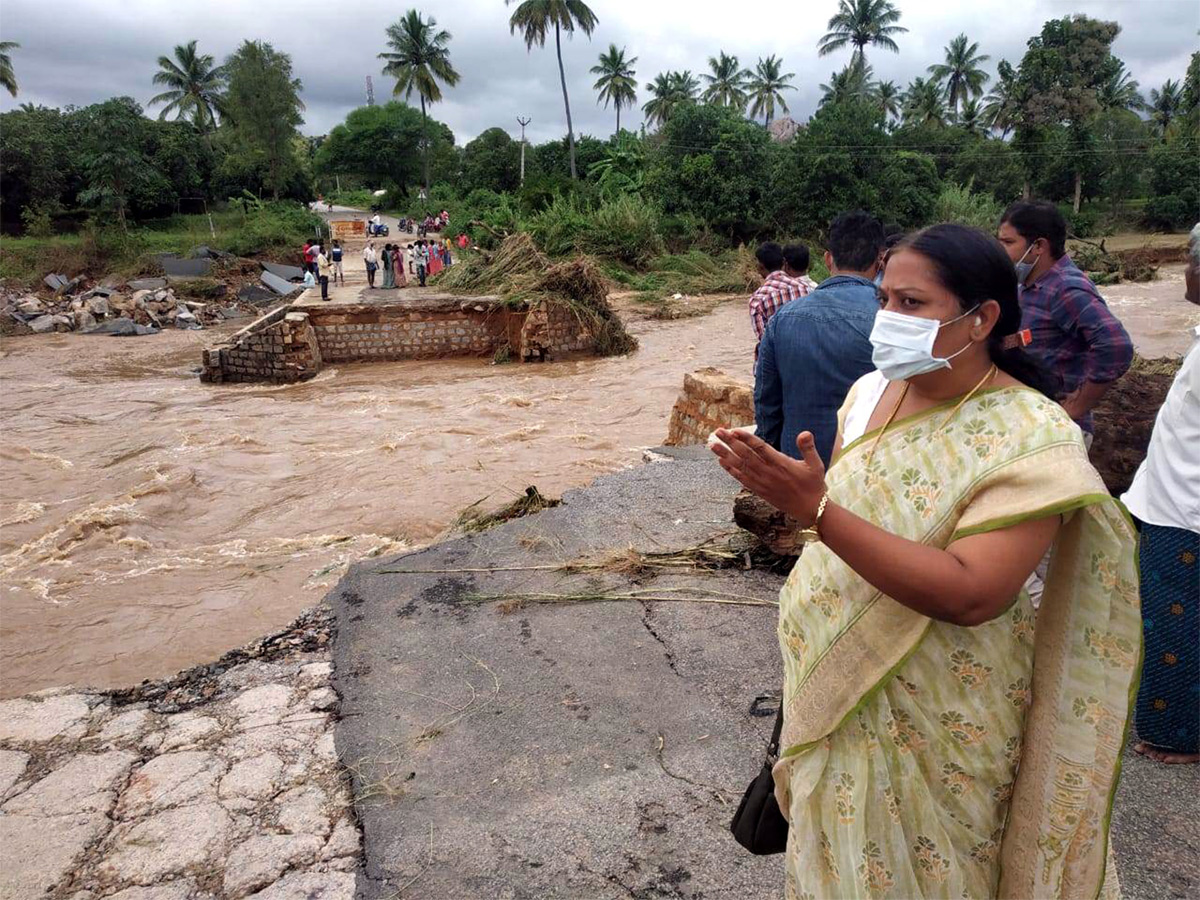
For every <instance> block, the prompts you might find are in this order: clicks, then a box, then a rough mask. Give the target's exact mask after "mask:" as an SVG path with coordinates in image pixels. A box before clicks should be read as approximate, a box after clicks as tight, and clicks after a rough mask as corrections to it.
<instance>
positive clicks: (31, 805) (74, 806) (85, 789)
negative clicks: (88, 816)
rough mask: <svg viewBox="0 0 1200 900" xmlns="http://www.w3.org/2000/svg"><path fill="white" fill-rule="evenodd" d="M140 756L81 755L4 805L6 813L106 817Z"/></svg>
mask: <svg viewBox="0 0 1200 900" xmlns="http://www.w3.org/2000/svg"><path fill="white" fill-rule="evenodd" d="M137 760H138V756H137V755H135V754H133V753H129V752H126V751H123V750H114V751H112V752H109V753H99V754H91V753H81V754H79V755H77V756H72V757H71V758H70V759H69V760H68V762H67V763H66V764H65V765H62V766H60V767H59V768H57V769H55V770H54V771H53V772H51V773H50V774H49V775H46V776H45V777H44V778H42V779H41V780H40V781H38V782H36V783H35V784H33V785H32V786H31V787H29V788H28V789H27V790H25V791H24V792H23V793H20V794H18V795H17V796H16V797H14V798H13V799H12V800H9V801H8V802H7V803H6V804H4V812H5V813H7V814H9V815H23V816H73V815H76V814H78V813H101V814H104V815H107V814H108V813H109V812H110V811H111V810H112V808H113V805H114V804H115V803H116V793H115V789H116V788H117V786H118V783H119V782H121V781H122V780H123V779H124V778H125V775H126V774H127V773H128V772H129V769H130V768H131V767H132V766H133V764H134V763H135V762H136V761H137Z"/></svg>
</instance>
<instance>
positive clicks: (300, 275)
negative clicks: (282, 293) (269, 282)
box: [262, 262, 304, 281]
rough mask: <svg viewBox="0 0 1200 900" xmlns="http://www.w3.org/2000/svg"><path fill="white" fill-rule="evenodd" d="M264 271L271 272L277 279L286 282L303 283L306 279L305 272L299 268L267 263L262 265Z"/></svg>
mask: <svg viewBox="0 0 1200 900" xmlns="http://www.w3.org/2000/svg"><path fill="white" fill-rule="evenodd" d="M262 267H263V270H264V271H267V272H270V273H271V274H272V275H274V276H275V277H276V278H282V279H283V280H284V281H302V280H303V279H304V270H303V269H301V268H300V267H299V266H285V265H283V264H282V263H271V262H265V263H263V264H262Z"/></svg>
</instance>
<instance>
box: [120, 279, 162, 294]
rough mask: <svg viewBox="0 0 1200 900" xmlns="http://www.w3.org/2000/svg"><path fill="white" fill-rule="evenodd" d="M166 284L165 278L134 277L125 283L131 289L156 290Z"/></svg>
mask: <svg viewBox="0 0 1200 900" xmlns="http://www.w3.org/2000/svg"><path fill="white" fill-rule="evenodd" d="M166 286H167V279H165V278H136V279H134V280H133V281H131V282H129V284H128V285H127V287H128V288H129V289H130V290H131V291H157V290H160V289H162V288H165V287H166Z"/></svg>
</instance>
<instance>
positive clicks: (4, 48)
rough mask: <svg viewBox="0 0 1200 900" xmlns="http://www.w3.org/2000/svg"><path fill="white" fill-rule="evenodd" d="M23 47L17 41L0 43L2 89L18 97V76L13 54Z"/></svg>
mask: <svg viewBox="0 0 1200 900" xmlns="http://www.w3.org/2000/svg"><path fill="white" fill-rule="evenodd" d="M20 46H21V45H20V44H18V43H17V42H16V41H0V87H3V88H5V89H7V91H8V92H9V93H10V94H12V95H13V96H14V97H15V96H17V76H16V75H15V74H14V73H13V67H12V54H11V53H10V52H9V51H10V50H16V49H17V48H18V47H20Z"/></svg>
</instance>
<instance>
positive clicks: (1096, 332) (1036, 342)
mask: <svg viewBox="0 0 1200 900" xmlns="http://www.w3.org/2000/svg"><path fill="white" fill-rule="evenodd" d="M996 237H997V238H998V239H999V241H1000V243H1001V244H1003V245H1004V249H1005V250H1007V251H1008V256H1009V259H1011V260H1012V261H1013V265H1014V266H1015V267H1016V270H1017V282H1018V284H1019V286H1020V287H1019V290H1020V300H1021V328H1022V329H1023V330H1028V332H1029V335H1030V337H1031V343H1030V345H1029V348H1028V350H1029V353H1031V354H1032V355H1033V356H1034V357H1036V358H1037V359H1038V360H1039V361H1040V362H1041V363H1042V365H1044V366H1045V367H1046V368H1047V369H1048V370H1049V371H1050V373H1051V374H1052V375H1054V376H1055V377H1057V378H1058V379H1059V380H1060V381H1061V384H1062V387H1061V394H1060V396H1059V402H1060V403H1061V404H1062V406H1063V409H1065V410H1066V411H1067V413H1068V414H1069V415H1070V416H1071V418H1072V419H1074V420H1075V421H1076V423H1077V424H1078V425H1079V427H1080V428H1082V429H1083V431H1084V435H1085V437H1086V439H1087V441H1088V442H1089V444H1090V442H1091V435H1092V428H1093V426H1092V408H1093V407H1094V406H1095V405H1096V404H1097V403H1099V402H1100V398H1101V397H1103V396H1104V394H1105V392H1106V391H1107V390H1108V389H1109V387H1111V386H1112V384H1113V382H1115V381H1116V380H1117V379H1118V378H1120V377H1121V376H1122V375H1124V374H1125V370H1126V369H1128V368H1129V364H1130V363H1131V362H1132V361H1133V341H1132V340H1130V338H1129V334H1128V332H1126V331H1125V327H1124V326H1123V325H1122V324H1121V322H1120V321H1119V320H1118V319H1117V317H1116V316H1114V315H1113V314H1112V312H1111V311H1110V310H1109V308H1108V306H1107V305H1106V304H1105V303H1104V299H1103V298H1102V297H1101V296H1100V292H1099V291H1097V290H1096V286H1095V285H1094V284H1092V282H1091V280H1090V279H1089V278H1088V277H1087V276H1086V275H1084V274H1083V272H1081V271H1080V270H1079V269H1078V268H1077V267H1076V265H1075V263H1073V262H1072V261H1071V257H1070V256H1069V255H1068V254H1067V252H1066V241H1067V223H1066V220H1065V219H1064V218H1063V216H1062V213H1060V212H1059V211H1058V207H1056V206H1055V205H1054V204H1053V203H1047V202H1027V201H1021V202H1017V203H1014V204H1013V205H1012V206H1010V207H1009V208H1008V209H1007V210H1005V211H1004V216H1003V218H1001V220H1000V228H999V230H998V231H997V233H996Z"/></svg>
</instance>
